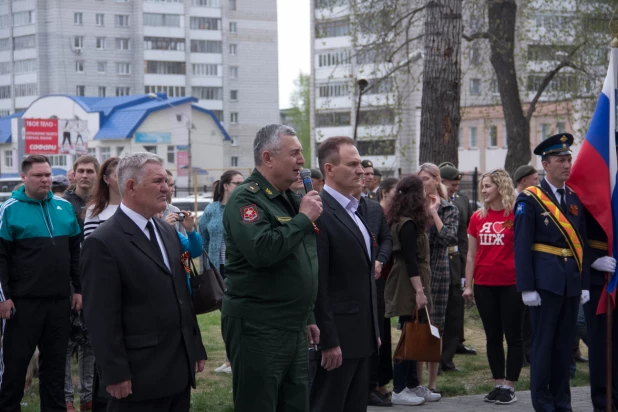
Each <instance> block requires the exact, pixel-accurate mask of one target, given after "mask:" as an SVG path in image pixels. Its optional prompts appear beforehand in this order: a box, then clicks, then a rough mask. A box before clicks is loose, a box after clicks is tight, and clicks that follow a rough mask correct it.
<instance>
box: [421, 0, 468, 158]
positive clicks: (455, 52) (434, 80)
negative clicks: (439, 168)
mask: <svg viewBox="0 0 618 412" xmlns="http://www.w3.org/2000/svg"><path fill="white" fill-rule="evenodd" d="M461 7H462V0H430V1H429V2H428V3H427V6H426V16H425V61H424V67H423V96H422V99H421V141H420V162H421V163H424V162H432V163H435V164H439V163H441V162H445V161H448V162H452V163H454V164H455V165H457V164H458V162H459V161H458V147H459V142H458V140H459V122H460V120H461V113H460V86H461V84H460V83H461V81H460V79H461V60H460V59H461V56H460V47H461V38H462V34H463V29H462V23H461Z"/></svg>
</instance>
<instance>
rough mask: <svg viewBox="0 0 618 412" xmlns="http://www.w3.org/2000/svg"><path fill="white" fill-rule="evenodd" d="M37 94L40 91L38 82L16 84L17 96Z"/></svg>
mask: <svg viewBox="0 0 618 412" xmlns="http://www.w3.org/2000/svg"><path fill="white" fill-rule="evenodd" d="M37 94H39V93H38V88H37V84H36V83H28V84H17V85H15V97H24V96H36V95H37ZM15 111H17V109H16V110H15Z"/></svg>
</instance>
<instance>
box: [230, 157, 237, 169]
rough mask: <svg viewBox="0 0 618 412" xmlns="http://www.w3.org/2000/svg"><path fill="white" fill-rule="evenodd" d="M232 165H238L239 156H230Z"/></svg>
mask: <svg viewBox="0 0 618 412" xmlns="http://www.w3.org/2000/svg"><path fill="white" fill-rule="evenodd" d="M230 166H232V167H238V156H232V157H231V158H230Z"/></svg>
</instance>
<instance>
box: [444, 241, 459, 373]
mask: <svg viewBox="0 0 618 412" xmlns="http://www.w3.org/2000/svg"><path fill="white" fill-rule="evenodd" d="M449 264H450V271H451V286H449V291H448V302H447V304H446V318H445V321H444V334H443V336H442V356H441V361H442V366H447V367H452V366H454V365H453V357H454V356H455V352H457V347H458V346H459V345H461V344H463V340H464V339H463V327H464V299H463V296H462V293H463V292H462V290H461V257H460V255H459V252H457V253H451V254H449Z"/></svg>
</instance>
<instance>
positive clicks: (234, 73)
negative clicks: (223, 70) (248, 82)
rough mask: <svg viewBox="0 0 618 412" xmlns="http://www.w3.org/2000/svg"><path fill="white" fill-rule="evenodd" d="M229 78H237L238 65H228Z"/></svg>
mask: <svg viewBox="0 0 618 412" xmlns="http://www.w3.org/2000/svg"><path fill="white" fill-rule="evenodd" d="M230 79H238V66H230Z"/></svg>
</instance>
